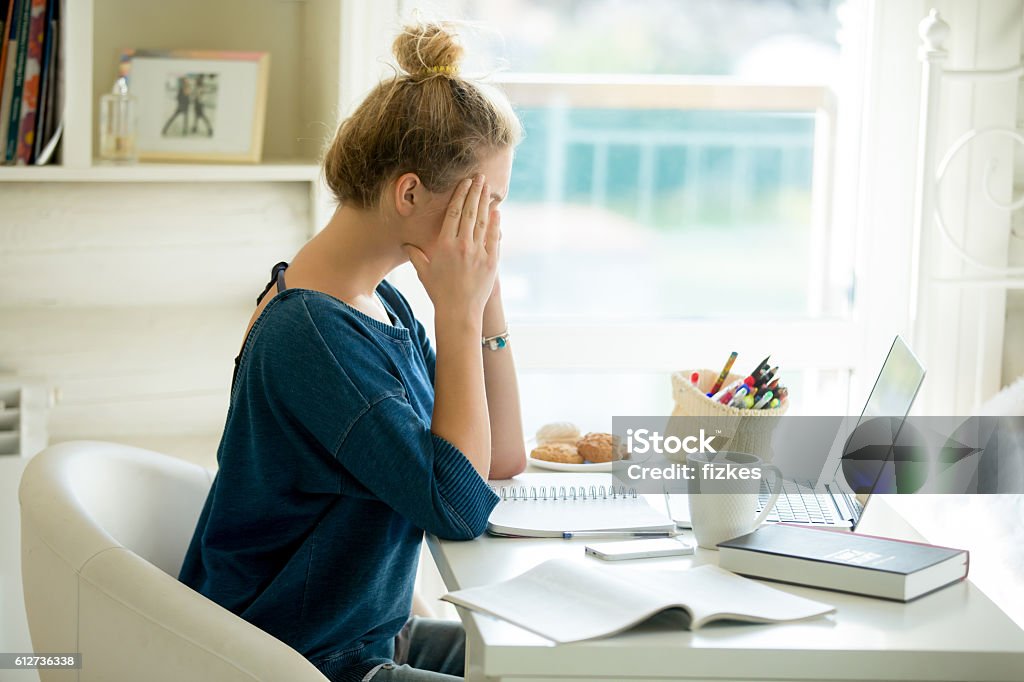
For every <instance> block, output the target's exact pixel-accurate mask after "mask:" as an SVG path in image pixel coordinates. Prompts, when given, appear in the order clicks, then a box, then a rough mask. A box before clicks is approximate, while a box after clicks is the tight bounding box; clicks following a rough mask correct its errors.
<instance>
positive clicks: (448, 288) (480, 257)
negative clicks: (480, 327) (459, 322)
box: [402, 174, 501, 319]
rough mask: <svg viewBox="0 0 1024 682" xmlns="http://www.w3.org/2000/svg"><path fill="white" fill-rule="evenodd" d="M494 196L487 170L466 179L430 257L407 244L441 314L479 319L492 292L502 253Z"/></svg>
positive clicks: (453, 196)
mask: <svg viewBox="0 0 1024 682" xmlns="http://www.w3.org/2000/svg"><path fill="white" fill-rule="evenodd" d="M490 195H491V190H490V187H489V185H488V184H487V181H486V179H485V178H484V176H483V175H482V174H481V175H477V176H476V177H475V178H467V179H466V180H463V181H462V182H461V183H459V185H458V186H457V187H456V189H455V192H454V193H453V194H452V198H451V201H450V202H449V203H448V208H447V209H446V211H445V215H444V221H443V222H442V224H441V231H440V233H439V234H438V237H437V240H436V241H435V242H434V243H433V245H432V248H431V249H430V256H429V258H428V256H427V254H426V253H424V252H423V250H422V249H420V248H419V247H417V246H415V245H413V244H409V243H406V244H403V245H402V248H403V249H404V250H405V252H406V253H407V254H408V256H409V260H410V261H412V264H413V267H415V268H416V274H417V275H418V276H419V278H420V281H421V282H422V283H423V287H424V288H425V289H426V290H427V295H428V296H430V300H431V301H432V302H433V304H434V308H435V310H437V311H438V312H441V313H453V314H456V315H462V314H466V315H469V316H470V319H480V315H481V314H482V312H483V308H484V304H486V302H487V299H488V298H489V297H490V295H491V292H492V290H493V288H494V279H495V276H496V274H497V272H498V260H499V257H500V243H501V231H500V223H501V214H500V213H499V212H498V210H497V209H491V208H490V203H491V199H490ZM474 316H475V317H474Z"/></svg>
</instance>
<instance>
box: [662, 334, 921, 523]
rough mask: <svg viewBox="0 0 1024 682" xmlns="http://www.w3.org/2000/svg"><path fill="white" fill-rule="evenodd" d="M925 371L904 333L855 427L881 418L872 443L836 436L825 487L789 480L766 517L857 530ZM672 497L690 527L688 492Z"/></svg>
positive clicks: (764, 494) (679, 519) (824, 470)
mask: <svg viewBox="0 0 1024 682" xmlns="http://www.w3.org/2000/svg"><path fill="white" fill-rule="evenodd" d="M924 374H925V370H924V367H922V366H921V362H920V361H919V360H918V359H917V356H915V355H914V353H913V351H911V350H910V348H909V347H908V346H907V344H906V342H905V341H904V340H903V339H902V337H900V336H897V337H896V338H895V339H894V340H893V343H892V346H891V347H890V348H889V354H888V355H887V356H886V358H885V362H884V363H883V364H882V369H881V370H880V371H879V373H878V377H877V378H876V379H875V384H874V386H873V387H872V388H871V393H870V394H869V395H868V399H867V402H866V403H865V404H864V409H863V410H862V411H861V414H860V417H859V418H858V419H857V423H856V426H855V427H854V429H853V430H852V431H851V433H852V434H857V433H858V432H859V429H860V427H861V426H862V425H865V426H869V422H871V423H872V424H879V425H880V426H881V433H879V432H878V431H879V429H877V428H874V427H873V426H872V427H871V428H870V431H872V432H873V433H872V437H873V438H874V440H873V444H872V447H870V448H868V447H861V445H863V443H858V442H857V437H856V436H854V437H852V438H850V439H847V438H845V437H844V438H842V439H837V440H841V441H842V442H841V443H840V444H839V447H833V448H831V450H830V451H829V453H828V455H827V459H826V462H825V464H824V466H823V467H821V469H820V472H821V477H820V478H821V480H823V481H824V486H823V487H824V491H825V492H815V490H816V489H817V490H821V489H822V487H821V486H817V485H816V483H817V481H813V480H809V479H808V480H797V481H793V480H785V481H783V487H782V493H781V494H780V495H779V500H778V502H777V503H776V504H775V508H774V509H773V510H772V512H771V514H769V516H768V519H767V520H768V521H785V522H787V523H806V524H809V525H815V526H822V527H831V528H843V529H847V530H854V529H855V528H856V527H857V524H858V522H859V521H860V517H861V514H862V513H863V511H864V506H865V505H866V504H867V501H868V498H869V497H870V495H871V493H872V492H874V490H875V489H876V488H879V482H880V481H882V480H883V479H885V478H886V476H887V473H886V472H887V467H889V466H891V458H892V457H891V455H892V447H893V445H894V444H895V443H896V439H897V438H898V437H899V432H900V429H901V428H902V426H903V422H904V421H906V418H907V414H908V413H909V412H910V407H911V405H913V403H914V399H915V398H916V397H917V392H918V390H919V389H920V388H921V383H922V382H923V381H924ZM879 418H883V419H881V420H880V419H879ZM884 418H888V419H884ZM866 430H867V429H866ZM861 440H863V438H862V439H861ZM868 451H870V452H868ZM861 452H868V454H869V456H866V457H859V456H858V455H859V454H861ZM884 487H885V486H884V485H883V486H882V488H884ZM771 494H772V490H771V489H770V488H769V486H768V484H767V482H765V483H762V485H761V494H760V499H759V501H758V512H760V510H761V509H762V507H763V505H764V504H766V503H767V502H768V499H769V498H770V496H771ZM858 495H861V496H863V498H862V499H863V501H861V500H858V499H857V496H858ZM673 497H674V498H675V499H674V500H672V502H671V504H670V509H671V515H672V519H673V520H674V521H675V522H676V525H677V526H679V527H681V528H690V527H691V524H690V509H689V504H687V503H686V502H685V500H681V499H679V498H680V497H685V496H683V495H674V496H673Z"/></svg>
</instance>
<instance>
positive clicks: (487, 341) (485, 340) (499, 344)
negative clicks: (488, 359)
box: [480, 327, 508, 350]
mask: <svg viewBox="0 0 1024 682" xmlns="http://www.w3.org/2000/svg"><path fill="white" fill-rule="evenodd" d="M480 345H481V346H483V347H484V348H490V349H491V350H498V349H500V348H504V347H505V346H507V345H508V327H505V331H503V332H502V333H500V334H495V335H494V336H484V337H482V338H481V339H480Z"/></svg>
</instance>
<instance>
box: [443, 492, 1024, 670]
mask: <svg viewBox="0 0 1024 682" xmlns="http://www.w3.org/2000/svg"><path fill="white" fill-rule="evenodd" d="M864 518H865V522H864V526H863V528H862V532H865V533H872V534H885V535H888V536H895V537H902V538H905V539H919V536H917V534H916V533H915V532H914V531H913V529H912V528H910V527H909V526H908V525H907V524H906V523H905V522H904V521H903V520H902V519H901V518H900V517H899V516H898V515H897V514H896V513H895V512H894V511H893V510H892V508H891V507H890V506H889V504H888V503H887V502H886V501H885V498H884V496H875V498H874V499H873V500H872V501H871V503H870V504H869V505H868V511H867V512H866V514H865V517H864ZM427 542H428V546H429V547H430V551H431V553H432V554H433V557H434V561H435V562H436V563H437V566H438V569H439V570H440V572H441V576H442V577H443V578H444V581H445V585H446V586H447V587H448V589H449V590H456V589H461V588H464V587H472V586H475V585H483V584H487V583H492V582H496V581H499V580H504V579H506V578H511V577H512V576H515V575H518V574H519V573H522V572H523V571H525V570H527V569H529V568H531V567H533V566H535V565H537V564H539V563H541V562H543V561H545V560H547V559H551V558H555V557H580V558H582V559H584V560H588V561H597V559H591V558H589V557H584V556H583V547H584V545H585V544H586V540H558V539H525V538H516V539H511V538H494V537H488V536H484V537H481V538H477V539H476V540H473V541H470V542H451V541H443V540H438V539H437V538H435V537H433V536H429V537H428V538H427ZM716 561H717V552H712V551H707V550H700V549H698V551H697V554H696V555H695V556H693V557H678V558H671V559H646V560H642V561H633V562H628V563H629V564H630V566H633V567H641V566H642V567H651V568H661V569H664V568H678V569H679V570H684V569H686V568H688V567H690V566H695V565H698V564H702V563H713V562H716ZM769 584H771V585H773V586H775V587H778V588H779V589H782V590H786V591H787V592H792V593H793V594H798V595H802V596H806V597H809V598H811V599H817V600H819V601H824V602H828V603H830V604H833V605H835V606H836V609H837V611H836V613H835V614H833V615H830V616H827V617H825V618H821V619H817V620H812V621H806V622H802V623H788V624H777V625H745V624H744V625H738V624H716V625H709V626H707V627H705V628H702V629H700V630H698V631H697V632H689V631H678V630H677V631H666V630H661V631H659V630H657V629H656V628H653V627H644V626H641V627H640V628H638V629H635V630H632V631H629V632H626V633H623V634H621V635H617V636H615V637H611V638H607V639H602V640H593V641H589V642H578V643H574V644H565V645H560V646H555V645H554V644H552V643H551V642H550V641H549V640H547V639H544V638H543V637H539V636H537V635H534V634H531V633H529V632H526V631H525V630H522V629H520V628H518V627H516V626H514V625H511V624H509V623H505V622H503V621H501V620H498V619H496V618H493V617H491V616H486V615H481V614H475V613H472V612H469V611H466V610H464V609H459V616H460V617H461V618H462V622H463V624H464V625H465V627H466V646H467V655H466V666H467V667H466V679H467V680H471V681H482V680H486V681H488V682H493V681H496V680H501V681H502V682H526V681H529V682H543V681H544V680H551V681H554V680H616V681H626V680H663V679H676V680H690V681H694V680H718V681H721V680H734V681H739V680H1014V681H1016V682H1020V681H1021V680H1024V631H1022V630H1021V629H1020V628H1019V627H1017V625H1015V624H1014V623H1013V621H1011V620H1010V619H1009V618H1008V617H1007V616H1006V615H1005V614H1004V613H1003V612H1002V611H1001V610H1000V609H999V608H998V607H997V606H996V605H995V604H993V603H992V601H991V600H990V599H988V597H986V596H985V595H984V594H982V593H981V591H980V590H978V588H977V587H975V586H974V585H973V584H971V583H970V582H963V583H960V584H957V585H953V586H950V587H947V588H945V589H943V590H940V591H938V592H936V593H934V594H931V595H928V596H925V597H922V598H920V599H919V600H917V601H914V602H911V603H909V604H901V603H896V602H888V601H884V600H880V599H872V598H869V597H858V596H854V595H847V594H841V593H838V592H829V591H825V590H815V589H811V588H804V587H797V586H792V585H782V584H779V583H769Z"/></svg>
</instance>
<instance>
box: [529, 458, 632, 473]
mask: <svg viewBox="0 0 1024 682" xmlns="http://www.w3.org/2000/svg"><path fill="white" fill-rule="evenodd" d="M526 459H527V461H528V462H529V463H530V464H532V465H533V466H535V467H539V468H541V469H550V470H551V471H609V472H610V471H611V470H612V463H611V462H600V463H595V462H584V463H583V464H567V463H565V462H548V461H545V460H543V459H534V458H533V457H531V456H529V455H527V457H526Z"/></svg>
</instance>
